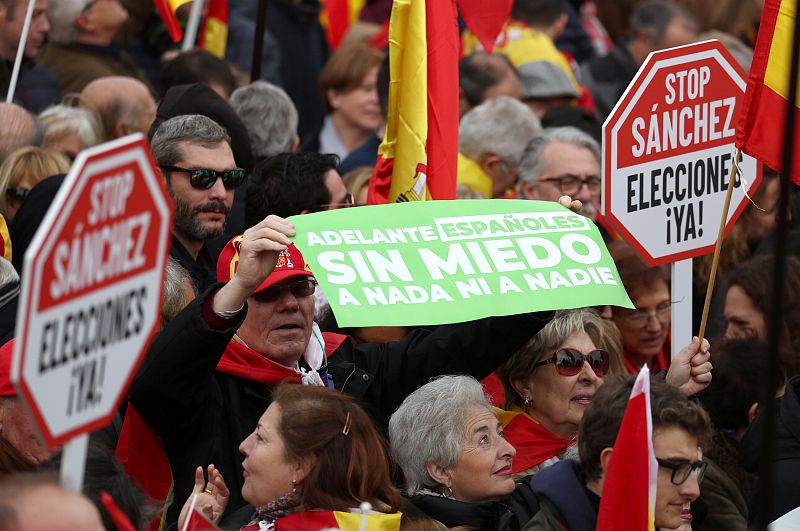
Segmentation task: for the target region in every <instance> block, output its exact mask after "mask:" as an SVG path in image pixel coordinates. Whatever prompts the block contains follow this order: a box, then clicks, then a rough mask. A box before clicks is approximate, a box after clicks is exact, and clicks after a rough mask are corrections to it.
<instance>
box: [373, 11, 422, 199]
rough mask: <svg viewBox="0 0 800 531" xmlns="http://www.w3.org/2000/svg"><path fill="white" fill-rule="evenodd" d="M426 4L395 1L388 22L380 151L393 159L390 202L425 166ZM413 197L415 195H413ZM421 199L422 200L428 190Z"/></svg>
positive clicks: (411, 182)
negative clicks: (386, 91) (385, 109)
mask: <svg viewBox="0 0 800 531" xmlns="http://www.w3.org/2000/svg"><path fill="white" fill-rule="evenodd" d="M425 27H426V25H425V0H395V1H394V4H393V5H392V16H391V21H390V23H389V64H390V74H389V120H388V123H387V128H386V136H385V138H384V141H383V143H382V144H381V147H380V150H379V151H380V154H381V155H382V156H383V157H384V158H387V159H388V158H393V159H394V163H393V164H394V165H393V170H392V184H391V191H390V194H389V201H390V202H394V201H396V200H397V198H398V196H399V195H400V194H405V193H407V192H409V191H410V190H411V189H412V187H413V186H414V184H415V181H416V176H417V167H418V165H419V164H425V163H426V162H427V160H426V152H425V142H426V140H427V134H428V91H427V87H428V50H427V40H426V36H425ZM415 195H416V194H415ZM424 195H425V196H426V197H427V196H428V195H429V194H428V192H427V187H426V189H425V193H424Z"/></svg>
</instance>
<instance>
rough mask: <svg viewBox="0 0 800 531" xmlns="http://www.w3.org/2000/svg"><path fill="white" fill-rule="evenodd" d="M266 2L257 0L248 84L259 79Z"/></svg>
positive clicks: (265, 29) (265, 0) (265, 19)
mask: <svg viewBox="0 0 800 531" xmlns="http://www.w3.org/2000/svg"><path fill="white" fill-rule="evenodd" d="M266 25H267V0H258V11H257V12H256V34H255V38H254V39H253V60H252V62H251V63H250V83H252V82H253V81H257V80H259V79H261V58H262V56H263V54H264V33H265V32H266V31H267V28H266Z"/></svg>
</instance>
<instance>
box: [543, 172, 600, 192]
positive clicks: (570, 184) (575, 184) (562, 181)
mask: <svg viewBox="0 0 800 531" xmlns="http://www.w3.org/2000/svg"><path fill="white" fill-rule="evenodd" d="M538 180H539V182H552V183H556V184H558V186H559V187H560V188H561V193H562V194H564V195H575V194H577V193H578V192H580V191H581V187H582V186H583V185H584V184H585V185H586V188H588V189H589V191H590V192H596V191H598V190H599V189H600V183H601V180H600V177H598V176H597V175H587V176H586V177H581V176H580V175H575V174H572V173H565V174H564V175H555V176H553V177H547V176H545V177H539V179H538Z"/></svg>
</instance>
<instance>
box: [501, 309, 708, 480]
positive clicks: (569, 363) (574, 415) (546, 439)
mask: <svg viewBox="0 0 800 531" xmlns="http://www.w3.org/2000/svg"><path fill="white" fill-rule="evenodd" d="M698 346H699V345H698V343H697V341H694V342H693V343H692V344H690V345H688V346H687V347H685V348H684V349H683V350H682V351H681V354H680V355H679V357H678V359H679V360H680V361H679V362H676V363H674V364H673V365H674V367H672V368H671V369H670V374H668V375H667V381H668V382H669V383H672V384H673V385H676V386H678V387H681V388H682V390H684V392H686V393H687V394H693V393H696V392H698V391H699V390H701V389H702V388H704V387H705V386H707V385H708V382H709V381H710V380H711V373H710V371H711V363H710V362H708V356H709V354H708V342H707V341H704V342H703V346H702V348H700V349H698ZM698 350H699V351H700V352H698ZM695 353H697V354H695ZM498 374H499V375H500V378H501V380H502V381H503V385H504V387H505V392H506V400H507V403H506V410H505V411H503V410H499V411H498V417H499V419H500V421H501V423H502V424H503V425H504V427H505V434H506V438H507V439H508V441H509V442H510V443H511V444H512V445H513V446H514V447H515V448H516V450H517V457H516V458H515V459H514V462H513V472H514V474H515V475H516V476H517V477H520V476H525V475H530V474H535V473H536V472H538V471H539V470H540V469H541V468H544V467H546V466H548V465H550V464H552V463H555V462H557V461H559V460H561V459H564V458H568V457H574V458H576V459H577V455H578V449H577V446H576V444H575V443H576V437H577V433H578V424H579V423H580V421H581V418H582V417H583V413H584V411H586V408H587V407H588V406H589V404H591V403H592V399H593V398H594V393H595V391H597V389H598V388H599V387H600V386H601V385H602V384H603V380H604V378H605V377H606V376H607V375H609V374H625V367H624V365H623V361H622V347H621V341H620V337H619V332H618V331H617V329H616V327H615V326H614V325H613V323H611V322H610V321H607V320H605V319H602V318H601V317H600V316H599V315H598V314H597V313H595V312H594V311H592V310H588V309H579V310H569V311H563V312H559V313H557V314H556V316H555V317H554V319H553V320H552V321H551V322H550V323H548V324H547V325H546V326H545V327H544V328H543V329H542V330H541V331H540V332H539V333H538V334H537V335H536V336H534V337H533V339H531V340H530V342H528V344H527V345H526V346H525V347H523V348H522V349H520V350H519V351H518V352H517V353H516V354H515V355H514V356H512V357H511V358H510V359H509V360H508V361H507V362H506V363H505V365H503V366H502V367H501V368H500V370H498Z"/></svg>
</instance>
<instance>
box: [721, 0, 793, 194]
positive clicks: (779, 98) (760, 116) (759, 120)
mask: <svg viewBox="0 0 800 531" xmlns="http://www.w3.org/2000/svg"><path fill="white" fill-rule="evenodd" d="M796 19H797V0H766V2H764V11H763V13H762V15H761V24H760V26H759V30H758V38H757V39H756V46H755V51H754V54H753V63H752V66H751V67H750V78H749V80H748V82H747V92H746V94H745V106H744V112H742V114H741V115H740V117H739V123H738V124H737V127H736V147H738V148H739V149H741V150H742V151H744V152H745V153H747V154H748V155H751V156H753V157H755V158H757V159H758V160H760V161H761V162H763V163H764V164H766V165H767V166H769V167H771V168H774V169H776V170H781V166H782V158H783V146H784V139H783V136H784V131H785V130H786V105H787V102H788V100H789V66H790V65H791V62H792V49H791V46H792V32H793V31H794V24H795V20H796ZM798 101H800V100H799V99H798V97H797V95H795V98H794V104H795V106H797V104H798ZM794 128H795V137H794V143H795V145H794V146H791V148H790V149H795V150H796V149H797V148H798V147H800V115H798V119H797V120H796V121H795V124H794ZM789 177H791V179H792V181H794V182H795V183H797V184H800V160H798V157H795V158H794V162H793V166H792V170H791V173H790V175H789Z"/></svg>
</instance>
